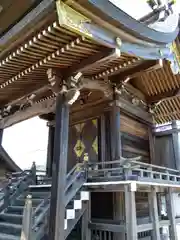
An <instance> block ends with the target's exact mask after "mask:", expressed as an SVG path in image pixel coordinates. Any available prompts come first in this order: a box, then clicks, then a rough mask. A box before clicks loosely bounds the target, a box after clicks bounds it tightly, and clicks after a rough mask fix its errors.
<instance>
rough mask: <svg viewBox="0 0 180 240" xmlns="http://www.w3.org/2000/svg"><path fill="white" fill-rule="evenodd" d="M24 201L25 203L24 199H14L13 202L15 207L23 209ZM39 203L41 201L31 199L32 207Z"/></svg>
mask: <svg viewBox="0 0 180 240" xmlns="http://www.w3.org/2000/svg"><path fill="white" fill-rule="evenodd" d="M25 201H26V199H25V198H24V199H16V200H15V201H14V205H16V206H23V207H24V205H25ZM41 201H42V199H33V198H32V205H33V206H34V207H35V206H37V205H39V203H40V202H41Z"/></svg>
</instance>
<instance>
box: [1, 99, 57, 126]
mask: <svg viewBox="0 0 180 240" xmlns="http://www.w3.org/2000/svg"><path fill="white" fill-rule="evenodd" d="M55 102H56V99H55V98H52V99H46V100H44V101H42V102H39V103H35V104H33V105H32V106H31V107H28V108H26V109H24V110H21V111H18V112H16V113H14V114H13V115H10V116H7V117H5V118H3V119H2V120H0V129H1V128H7V127H10V126H12V125H14V124H16V123H19V122H21V121H24V120H27V119H29V118H32V117H34V116H38V115H42V114H45V113H49V112H53V111H54V109H55Z"/></svg>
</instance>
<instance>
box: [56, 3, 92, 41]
mask: <svg viewBox="0 0 180 240" xmlns="http://www.w3.org/2000/svg"><path fill="white" fill-rule="evenodd" d="M56 9H57V13H58V20H59V24H60V25H61V26H62V27H65V28H68V29H69V30H71V31H73V32H76V33H78V34H81V35H84V36H86V37H88V38H93V36H92V34H91V33H90V32H89V30H88V29H87V28H86V27H85V24H84V23H87V22H88V23H90V22H91V20H90V19H89V18H87V17H85V16H84V15H82V14H81V13H78V12H76V11H75V10H74V9H72V8H71V7H69V6H68V5H66V4H65V3H63V2H62V1H61V0H58V1H56Z"/></svg>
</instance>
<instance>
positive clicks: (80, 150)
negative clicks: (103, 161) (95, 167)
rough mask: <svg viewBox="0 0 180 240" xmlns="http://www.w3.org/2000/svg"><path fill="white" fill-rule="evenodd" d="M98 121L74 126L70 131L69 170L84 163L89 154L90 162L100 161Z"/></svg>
mask: <svg viewBox="0 0 180 240" xmlns="http://www.w3.org/2000/svg"><path fill="white" fill-rule="evenodd" d="M97 122H98V120H97V119H92V120H87V121H85V122H82V123H78V124H75V125H72V126H71V127H70V129H69V151H68V154H69V155H68V159H69V160H68V170H70V169H71V168H72V167H73V166H74V165H75V164H76V163H78V162H82V161H83V159H84V154H85V153H87V154H88V156H89V161H95V162H96V161H98V123H97Z"/></svg>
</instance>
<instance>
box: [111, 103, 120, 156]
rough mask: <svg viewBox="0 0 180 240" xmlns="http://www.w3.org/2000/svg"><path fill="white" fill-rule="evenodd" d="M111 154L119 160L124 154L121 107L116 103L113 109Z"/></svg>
mask: <svg viewBox="0 0 180 240" xmlns="http://www.w3.org/2000/svg"><path fill="white" fill-rule="evenodd" d="M110 114H111V119H110V124H111V155H112V160H113V161H115V160H119V159H120V157H121V155H122V148H121V131H120V108H119V107H117V106H116V105H115V103H114V106H113V107H112V111H111V113H110Z"/></svg>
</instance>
